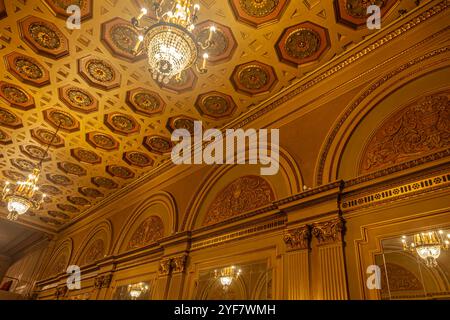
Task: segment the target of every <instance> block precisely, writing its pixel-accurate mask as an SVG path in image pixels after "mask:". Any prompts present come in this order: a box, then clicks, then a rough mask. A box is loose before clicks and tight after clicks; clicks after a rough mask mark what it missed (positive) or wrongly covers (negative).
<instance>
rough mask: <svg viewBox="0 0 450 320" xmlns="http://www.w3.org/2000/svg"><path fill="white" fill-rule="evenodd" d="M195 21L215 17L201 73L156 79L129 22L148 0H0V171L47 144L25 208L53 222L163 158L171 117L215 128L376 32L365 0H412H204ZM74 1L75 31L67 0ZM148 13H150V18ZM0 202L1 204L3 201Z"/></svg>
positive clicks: (23, 163) (30, 162) (20, 173)
mask: <svg viewBox="0 0 450 320" xmlns="http://www.w3.org/2000/svg"><path fill="white" fill-rule="evenodd" d="M199 2H200V4H201V5H202V9H201V12H200V15H199V24H198V25H197V28H196V29H195V32H196V33H197V35H198V37H200V38H201V39H204V38H205V37H207V36H208V27H209V26H210V25H211V24H214V25H215V26H216V27H217V29H218V32H216V34H215V35H214V37H213V46H212V48H211V50H210V52H209V53H210V66H209V72H208V73H207V74H198V73H197V72H196V71H194V70H189V71H187V72H185V73H184V74H183V75H182V78H181V80H180V81H179V82H176V81H171V82H170V83H168V84H166V85H161V84H160V83H157V82H155V81H154V80H153V79H152V77H151V74H150V73H149V72H148V71H147V67H146V65H147V63H146V61H145V57H144V56H138V57H135V56H133V55H132V49H133V48H134V47H135V44H136V41H137V36H138V34H137V33H136V32H135V31H134V30H133V29H132V28H130V24H129V22H128V21H130V19H131V18H132V17H133V16H135V15H137V13H138V12H139V8H140V7H141V6H146V7H148V8H151V1H149V0H145V1H140V0H136V1H119V0H102V1H98V0H42V1H40V0H10V1H4V0H0V55H1V56H2V57H3V61H2V62H1V63H0V75H1V78H0V150H1V152H0V179H1V180H2V181H5V180H10V181H16V180H19V179H23V178H24V176H25V175H27V174H28V173H29V172H30V171H31V170H32V168H33V167H34V166H35V164H36V162H37V160H39V159H40V158H42V156H43V155H44V149H45V144H47V143H49V142H50V141H51V137H52V133H53V132H54V131H55V129H56V127H57V126H58V123H59V122H61V123H62V126H61V130H60V132H59V133H58V136H57V138H56V139H55V140H54V141H53V143H52V147H51V149H50V152H49V155H48V156H47V157H46V158H45V159H44V165H43V174H42V176H41V179H40V186H41V190H43V191H44V192H46V193H47V194H48V195H50V197H49V198H48V201H47V202H46V203H45V204H44V205H43V207H42V209H41V210H36V211H33V212H31V213H29V214H27V216H24V217H22V218H21V219H22V220H23V222H26V223H28V224H32V225H34V226H36V227H46V228H51V229H57V228H60V227H62V226H63V225H64V224H66V223H67V222H69V221H70V220H71V219H73V218H74V217H76V216H77V215H79V214H80V213H82V212H83V211H84V210H86V209H87V208H89V207H90V206H92V205H94V204H95V203H96V202H98V201H100V200H101V199H104V198H105V197H108V196H110V195H112V194H114V192H115V191H116V190H118V189H120V188H121V187H123V186H125V185H127V184H128V183H130V182H131V181H133V179H136V178H138V177H140V176H141V175H143V174H144V173H145V172H146V171H148V170H149V169H151V168H154V167H155V166H158V164H160V163H161V161H163V160H164V159H165V158H167V157H168V154H169V153H170V150H171V148H172V142H171V141H170V133H171V132H172V131H173V130H174V129H175V128H187V129H190V130H192V127H193V120H195V119H198V120H202V121H203V124H204V126H205V127H221V126H223V125H225V124H226V123H227V122H228V121H230V120H232V119H233V118H235V117H237V116H239V115H240V114H242V113H243V112H247V111H249V110H250V111H251V109H252V107H253V106H255V105H257V104H258V103H260V102H261V101H263V100H265V99H267V98H269V97H270V96H271V95H272V94H274V93H276V92H278V91H279V90H280V89H282V88H284V87H286V86H288V85H290V84H292V83H293V82H295V81H296V80H297V79H299V78H300V77H302V76H303V75H305V74H307V73H310V72H312V71H314V69H316V68H318V67H319V66H321V65H322V64H324V63H325V62H327V61H329V60H330V59H332V58H333V57H334V56H336V55H338V54H340V53H342V52H344V51H345V50H346V49H348V48H349V47H351V46H354V45H355V44H357V43H358V42H360V41H361V40H362V39H364V37H365V36H367V35H369V34H371V33H373V32H374V31H371V30H368V29H367V28H365V24H366V22H365V21H366V17H365V10H366V7H367V5H368V3H372V2H373V3H375V4H378V5H381V6H382V13H383V23H386V24H387V23H389V22H390V21H392V20H395V19H397V18H398V17H399V11H400V12H401V11H402V10H404V9H405V10H409V9H411V8H413V7H415V4H414V2H415V1H413V0H410V1H402V2H401V4H399V1H396V0H373V1H362V0H342V1H341V0H339V1H331V0H327V1H325V0H322V1H321V0H302V1H301V0H296V1H293V0H291V1H288V0H259V1H256V0H229V1H224V0H220V1H219V0H199ZM70 4H77V5H79V6H80V7H81V11H82V23H81V29H80V30H77V29H75V30H70V29H68V28H67V27H66V19H67V14H66V10H65V9H66V7H67V6H68V5H70ZM146 20H147V22H149V23H151V22H152V19H151V16H149V17H147V18H146ZM3 211H5V210H3Z"/></svg>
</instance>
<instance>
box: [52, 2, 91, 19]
mask: <svg viewBox="0 0 450 320" xmlns="http://www.w3.org/2000/svg"><path fill="white" fill-rule="evenodd" d="M43 1H44V3H45V4H46V5H47V7H48V8H49V9H50V11H51V13H53V14H54V15H56V16H57V17H59V18H62V19H64V20H66V19H67V18H68V17H69V16H71V14H72V13H71V12H69V13H68V12H67V8H68V7H69V6H70V5H73V4H76V5H77V6H78V7H79V8H80V13H81V20H82V21H83V20H86V19H88V18H90V17H92V10H93V8H92V7H93V6H92V5H93V1H94V0H76V1H75V0H73V1H70V0H68V1H67V0H66V1H64V0H63V1H61V0H43Z"/></svg>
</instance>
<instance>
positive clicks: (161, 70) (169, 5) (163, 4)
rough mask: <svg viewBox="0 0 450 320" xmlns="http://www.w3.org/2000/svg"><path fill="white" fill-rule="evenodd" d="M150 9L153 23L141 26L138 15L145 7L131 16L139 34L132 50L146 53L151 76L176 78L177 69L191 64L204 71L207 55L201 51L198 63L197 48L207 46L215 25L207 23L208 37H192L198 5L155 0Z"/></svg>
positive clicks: (164, 80)
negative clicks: (203, 40)
mask: <svg viewBox="0 0 450 320" xmlns="http://www.w3.org/2000/svg"><path fill="white" fill-rule="evenodd" d="M153 10H154V12H155V16H156V18H157V19H158V22H157V23H156V24H153V25H150V26H141V19H142V17H143V16H144V15H146V14H147V13H148V11H147V9H146V8H142V10H141V13H140V15H139V16H138V17H136V18H133V19H132V20H131V23H132V25H133V26H134V28H135V29H136V30H137V32H138V33H139V34H140V35H139V37H138V42H137V43H136V46H135V48H134V50H133V52H134V54H135V55H140V54H142V53H143V52H145V53H146V54H147V56H148V64H149V66H150V68H149V71H150V72H151V73H152V76H153V79H155V80H157V81H158V82H162V83H165V84H167V83H169V81H170V80H171V79H172V78H175V80H179V79H181V73H182V72H183V71H184V70H187V69H189V68H190V67H192V66H193V65H195V66H196V68H197V71H198V72H199V73H206V72H207V69H206V62H207V60H208V58H209V56H208V53H207V52H204V53H203V55H202V62H201V65H199V64H198V62H200V60H201V59H200V58H199V57H200V51H205V50H207V49H208V48H209V47H210V46H211V39H212V37H213V34H214V32H216V28H215V27H214V26H211V27H210V29H209V37H208V39H207V40H206V41H205V42H204V43H201V42H199V41H197V40H196V37H195V36H194V35H193V33H192V31H193V30H194V28H195V23H196V21H197V19H198V17H197V14H198V12H199V10H200V5H198V4H195V5H194V4H193V3H192V1H191V0H155V2H154V3H153Z"/></svg>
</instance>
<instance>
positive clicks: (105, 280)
mask: <svg viewBox="0 0 450 320" xmlns="http://www.w3.org/2000/svg"><path fill="white" fill-rule="evenodd" d="M111 280H112V274H105V275H101V276H98V277H97V278H95V282H94V287H95V289H101V288H108V287H109V285H110V284H111Z"/></svg>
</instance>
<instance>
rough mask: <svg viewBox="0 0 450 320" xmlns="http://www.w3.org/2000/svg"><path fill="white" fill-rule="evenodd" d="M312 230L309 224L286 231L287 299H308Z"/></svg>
mask: <svg viewBox="0 0 450 320" xmlns="http://www.w3.org/2000/svg"><path fill="white" fill-rule="evenodd" d="M310 238H311V231H310V228H309V226H307V225H305V226H300V227H298V228H294V229H290V230H288V231H286V233H285V235H284V238H283V240H284V242H285V243H286V248H287V253H286V255H285V267H284V268H285V273H284V275H285V276H284V278H285V284H286V286H287V290H286V295H285V297H286V299H288V300H307V299H310V292H309V286H310V283H309V242H310Z"/></svg>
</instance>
